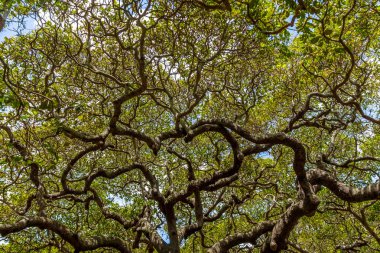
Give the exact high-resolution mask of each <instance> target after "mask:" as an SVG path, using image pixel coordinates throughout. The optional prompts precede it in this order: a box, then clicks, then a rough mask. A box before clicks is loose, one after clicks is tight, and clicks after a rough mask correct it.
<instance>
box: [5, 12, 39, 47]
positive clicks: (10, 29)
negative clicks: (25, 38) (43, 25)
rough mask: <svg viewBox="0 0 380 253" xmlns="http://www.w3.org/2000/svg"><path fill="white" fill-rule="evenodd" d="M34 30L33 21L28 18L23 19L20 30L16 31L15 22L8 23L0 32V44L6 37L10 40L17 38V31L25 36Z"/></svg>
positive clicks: (16, 25) (16, 24)
mask: <svg viewBox="0 0 380 253" xmlns="http://www.w3.org/2000/svg"><path fill="white" fill-rule="evenodd" d="M34 28H35V20H34V19H32V18H30V17H29V18H25V20H24V21H23V24H22V25H21V27H20V29H18V23H17V22H8V23H7V25H6V26H5V27H4V29H3V30H2V31H1V32H0V42H2V41H4V39H5V38H6V37H7V38H10V37H13V36H17V32H16V31H17V30H19V32H21V33H23V34H25V33H28V32H30V31H32V30H33V29H34Z"/></svg>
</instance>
